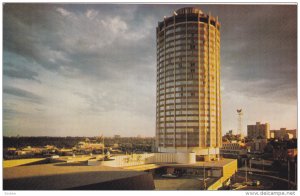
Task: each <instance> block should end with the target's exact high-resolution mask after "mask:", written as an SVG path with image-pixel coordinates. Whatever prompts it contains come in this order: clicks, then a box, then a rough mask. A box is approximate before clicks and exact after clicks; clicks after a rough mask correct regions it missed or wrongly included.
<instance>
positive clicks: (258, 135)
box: [247, 122, 270, 139]
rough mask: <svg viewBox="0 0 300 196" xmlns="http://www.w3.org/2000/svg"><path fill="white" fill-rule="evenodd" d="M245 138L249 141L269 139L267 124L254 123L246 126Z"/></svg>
mask: <svg viewBox="0 0 300 196" xmlns="http://www.w3.org/2000/svg"><path fill="white" fill-rule="evenodd" d="M247 137H248V138H249V139H269V138H270V125H269V123H265V124H261V123H260V122H256V124H255V125H247Z"/></svg>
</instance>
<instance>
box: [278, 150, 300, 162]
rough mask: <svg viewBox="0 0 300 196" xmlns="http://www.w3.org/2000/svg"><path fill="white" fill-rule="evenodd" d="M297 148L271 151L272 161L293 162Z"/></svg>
mask: <svg viewBox="0 0 300 196" xmlns="http://www.w3.org/2000/svg"><path fill="white" fill-rule="evenodd" d="M297 154H298V151H297V148H289V149H286V148H278V149H274V150H273V159H274V160H279V161H287V160H293V159H295V158H296V157H297Z"/></svg>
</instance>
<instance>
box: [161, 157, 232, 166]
mask: <svg viewBox="0 0 300 196" xmlns="http://www.w3.org/2000/svg"><path fill="white" fill-rule="evenodd" d="M234 161H236V159H221V160H219V161H200V162H196V163H194V164H178V163H176V164H175V163H174V164H173V163H169V164H165V163H164V164H160V165H162V166H175V167H191V168H193V167H194V168H196V167H212V168H213V167H218V168H222V167H224V166H226V165H227V164H231V163H232V162H234Z"/></svg>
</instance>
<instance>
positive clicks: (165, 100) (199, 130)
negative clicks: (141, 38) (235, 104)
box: [156, 7, 222, 160]
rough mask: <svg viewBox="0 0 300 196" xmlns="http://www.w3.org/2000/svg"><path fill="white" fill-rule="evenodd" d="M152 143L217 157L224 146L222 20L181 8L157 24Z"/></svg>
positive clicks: (170, 149) (166, 149) (161, 147)
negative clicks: (154, 134)
mask: <svg viewBox="0 0 300 196" xmlns="http://www.w3.org/2000/svg"><path fill="white" fill-rule="evenodd" d="M156 37H157V87H156V145H157V149H158V151H159V152H195V153H196V155H197V157H198V158H199V159H202V160H209V159H213V158H218V156H219V148H220V147H221V145H222V136H221V97H220V23H219V21H218V18H215V17H213V16H211V15H210V14H209V15H207V14H204V13H203V12H202V11H201V10H199V9H197V8H190V7H187V8H182V9H179V10H177V11H175V12H174V14H173V16H170V17H165V18H164V20H163V21H161V22H159V23H158V27H157V29H156Z"/></svg>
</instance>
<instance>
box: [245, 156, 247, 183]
mask: <svg viewBox="0 0 300 196" xmlns="http://www.w3.org/2000/svg"><path fill="white" fill-rule="evenodd" d="M245 163H246V164H245V166H246V182H248V170H247V159H246V160H245Z"/></svg>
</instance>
